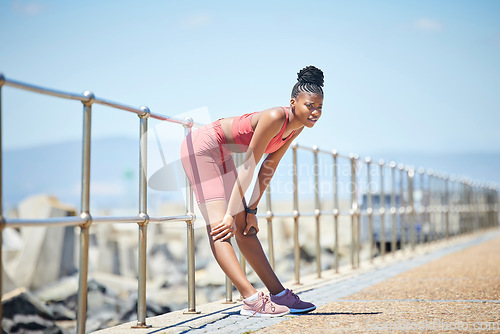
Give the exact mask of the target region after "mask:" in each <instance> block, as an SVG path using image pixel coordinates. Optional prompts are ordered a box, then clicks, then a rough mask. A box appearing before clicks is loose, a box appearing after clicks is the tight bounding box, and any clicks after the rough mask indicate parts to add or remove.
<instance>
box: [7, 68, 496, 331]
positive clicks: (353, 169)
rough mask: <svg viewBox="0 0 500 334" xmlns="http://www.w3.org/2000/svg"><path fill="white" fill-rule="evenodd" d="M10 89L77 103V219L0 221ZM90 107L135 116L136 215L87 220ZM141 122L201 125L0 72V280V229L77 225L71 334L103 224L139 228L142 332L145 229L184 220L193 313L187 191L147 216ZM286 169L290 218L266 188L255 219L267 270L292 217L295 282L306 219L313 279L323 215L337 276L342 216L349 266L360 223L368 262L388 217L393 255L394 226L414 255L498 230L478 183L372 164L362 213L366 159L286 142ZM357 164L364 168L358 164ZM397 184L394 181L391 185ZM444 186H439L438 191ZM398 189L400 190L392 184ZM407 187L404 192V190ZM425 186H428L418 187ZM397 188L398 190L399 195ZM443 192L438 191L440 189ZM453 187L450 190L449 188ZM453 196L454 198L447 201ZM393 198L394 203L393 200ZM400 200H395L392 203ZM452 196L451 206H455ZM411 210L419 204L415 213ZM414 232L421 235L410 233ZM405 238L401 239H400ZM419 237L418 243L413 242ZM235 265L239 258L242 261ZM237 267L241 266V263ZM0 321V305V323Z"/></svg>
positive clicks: (83, 309) (81, 326)
mask: <svg viewBox="0 0 500 334" xmlns="http://www.w3.org/2000/svg"><path fill="white" fill-rule="evenodd" d="M4 85H5V86H10V87H13V88H16V89H22V90H26V91H30V92H35V93H40V94H44V95H50V96H54V97H59V98H64V99H70V100H77V101H80V102H82V104H83V139H82V193H81V210H80V211H81V212H80V215H79V216H76V217H57V218H48V219H10V218H5V217H4V216H3V197H2V142H1V138H2V135H1V118H2V117H1V113H2V103H1V102H2V86H4ZM93 104H100V105H104V106H107V107H111V108H115V109H120V110H124V111H128V112H132V113H135V114H136V115H138V116H139V120H140V131H139V139H140V145H139V174H140V176H139V213H138V215H137V216H128V217H125V216H124V217H92V216H91V215H90V211H89V197H90V191H89V190H90V189H89V186H90V144H91V141H90V138H91V136H90V133H91V128H90V124H91V111H92V105H93ZM148 118H154V119H157V120H161V121H167V122H171V123H176V124H180V125H182V126H184V128H185V135H187V134H188V133H189V132H190V131H191V129H192V127H193V126H202V125H203V124H200V123H196V122H194V121H193V120H192V119H191V118H187V119H178V118H175V117H170V116H165V115H161V114H157V113H153V112H151V111H150V110H149V108H147V107H144V106H143V107H140V108H135V107H130V106H127V105H124V104H121V103H117V102H113V101H110V100H105V99H101V98H96V97H95V96H94V95H93V94H92V93H91V92H89V91H86V92H84V93H83V94H74V93H68V92H63V91H58V90H53V89H48V88H44V87H40V86H35V85H31V84H27V83H23V82H20V81H16V80H10V79H6V78H5V77H4V76H3V75H2V74H0V277H1V271H2V263H1V261H2V260H1V259H2V257H1V249H2V247H1V233H2V231H3V229H4V228H5V227H16V228H18V227H27V226H32V227H34V226H80V260H79V261H80V267H79V289H78V312H77V333H79V334H82V333H85V320H86V316H87V279H88V250H89V228H90V226H91V225H93V224H100V223H104V224H108V223H117V222H120V223H136V224H138V228H139V254H138V262H139V279H138V306H137V319H138V320H137V325H136V326H134V327H136V328H145V327H148V325H147V324H146V293H145V292H146V261H147V253H146V245H147V226H148V224H149V223H151V222H155V223H164V222H174V221H184V222H186V228H187V243H188V254H187V262H188V309H187V312H185V313H187V314H193V313H199V312H197V311H196V301H195V272H194V268H195V267H194V255H195V254H194V233H193V224H194V221H195V219H196V216H195V214H194V201H193V193H192V190H191V187H190V185H189V182H188V181H187V178H186V188H187V191H186V196H187V198H186V203H187V205H186V214H184V215H176V216H166V217H150V216H149V215H148V213H147V183H146V181H147V180H146V173H145V171H146V170H147V165H146V160H147V140H146V135H145V134H146V132H147V129H148ZM291 147H292V168H293V174H292V177H293V185H294V191H293V211H292V212H291V213H283V212H274V211H273V210H272V205H271V195H272V193H271V189H272V187H271V185H269V187H268V189H267V190H266V211H265V213H261V214H259V215H258V216H257V217H258V218H259V219H262V218H264V219H266V220H267V223H268V243H269V257H270V262H271V265H272V267H273V268H274V244H273V232H272V222H273V219H276V218H293V221H294V233H293V241H294V250H293V251H294V259H295V261H294V265H295V281H296V283H300V274H301V271H300V243H299V227H300V220H301V219H302V218H306V217H314V218H315V220H316V237H315V243H316V245H315V246H316V247H315V249H316V272H317V276H318V277H321V273H322V266H321V238H320V225H321V224H320V222H321V218H322V217H324V216H331V217H333V223H334V245H333V246H334V253H335V257H334V263H333V264H332V267H333V268H334V269H335V272H339V242H340V240H339V221H340V218H341V217H345V218H348V219H350V221H351V242H350V262H351V266H352V267H353V268H358V267H359V266H360V252H361V249H362V247H363V245H362V238H361V231H362V224H361V221H362V219H363V218H368V219H369V243H368V247H370V252H369V258H370V260H371V259H373V258H374V257H375V256H378V255H381V256H384V255H385V253H386V248H385V247H386V240H385V217H386V215H389V216H390V218H391V219H390V221H391V225H390V230H391V238H390V245H391V252H393V253H394V252H395V250H396V248H397V238H396V237H397V225H398V224H397V222H398V220H399V222H400V224H399V225H400V245H399V248H400V249H401V250H407V249H408V248H409V249H410V250H413V249H414V248H415V247H416V246H417V245H419V244H421V243H424V242H433V241H436V240H439V239H443V238H446V239H448V238H450V237H452V236H453V235H461V234H463V233H470V232H475V231H477V230H479V229H486V228H491V227H495V226H496V227H498V207H499V205H498V199H499V197H498V190H497V188H496V186H494V185H492V184H484V183H478V182H473V181H471V180H470V179H467V178H460V177H449V176H447V175H443V174H439V173H435V172H433V171H432V170H425V169H422V168H421V169H419V170H418V174H419V176H420V178H418V179H419V183H418V187H416V186H415V182H416V179H417V178H416V171H415V168H414V167H413V166H405V165H403V164H396V162H391V163H390V164H386V163H384V162H383V161H379V163H378V165H379V168H378V170H379V172H380V180H379V185H380V190H379V191H378V196H379V202H380V208H379V210H375V209H374V205H373V199H372V196H373V195H374V193H373V192H372V191H371V190H370V189H369V188H368V190H367V192H366V195H367V198H368V203H367V205H366V207H364V208H363V207H362V204H363V203H361V206H360V203H359V198H358V197H359V196H358V195H360V194H361V192H360V190H359V188H360V185H361V181H362V176H361V174H360V172H358V170H360V169H361V167H363V166H366V170H367V175H366V182H367V184H368V185H370V184H371V182H372V179H371V175H370V174H371V170H372V169H373V168H372V164H373V165H374V163H373V162H372V160H371V159H370V158H365V159H361V158H360V157H359V156H358V155H355V154H350V155H343V154H339V152H337V151H336V150H334V151H326V150H322V149H319V148H318V147H317V146H313V147H307V146H302V145H299V144H297V143H295V142H294V143H292V146H291ZM298 150H304V151H309V152H312V153H313V167H314V203H315V204H314V212H300V206H299V203H300V202H299V191H298V190H299V189H298V178H299V173H298V154H297V152H298ZM320 154H321V155H328V156H330V157H331V158H332V169H333V180H330V181H333V196H332V199H331V200H332V202H333V209H332V210H322V208H321V203H322V200H323V201H324V200H325V199H324V198H322V193H321V191H320V190H319V186H318V185H319V183H320V173H319V171H318V167H319V162H318V156H319V155H320ZM340 159H343V160H345V161H346V162H348V164H349V170H350V174H349V178H350V186H351V188H350V195H351V196H350V208H349V210H347V211H346V210H345V208H343V209H341V207H340V205H339V199H340V196H339V193H340V191H339V188H338V184H339V177H340V174H339V168H338V166H339V160H340ZM363 164H364V165H363ZM385 171H387V172H388V173H389V174H390V177H389V178H388V179H387V180H389V181H390V184H391V187H390V195H389V198H390V203H389V206H390V208H389V210H387V205H386V203H385V202H386V200H385V197H386V195H385V192H384V189H385V188H384V184H385V180H386V179H385ZM398 181H399V182H398ZM443 182H444V186H443ZM398 184H399V186H398ZM405 184H406V186H405ZM425 185H427V187H426V186H425ZM398 187H399V189H398ZM443 189H444V190H443ZM451 189H453V191H452V190H451ZM416 191H420V192H421V195H422V196H421V199H420V200H419V202H418V203H417V202H416V200H415V192H416ZM451 194H454V195H456V196H453V199H452V197H451ZM398 196H399V197H398ZM397 198H399V200H397ZM457 198H458V200H457ZM416 205H418V206H419V209H418V212H417V209H416ZM375 217H377V218H379V220H380V224H381V226H380V227H381V240H380V243H381V245H380V254H374V252H373V247H374V241H373V222H374V218H375ZM417 217H418V218H419V221H420V227H418V224H417ZM452 218H453V220H454V221H456V222H458V228H457V227H455V228H454V231H453V233H452V228H451V221H452ZM423 222H426V223H428V224H429V233H428V235H427V236H426V237H425V238H424V236H425V235H424V232H423V231H422V224H423ZM417 228H420V230H419V231H418V233H417ZM406 232H408V234H407V233H406ZM416 239H418V240H416ZM242 260H244V258H243V257H242ZM242 265H243V267H244V261H242ZM1 288H2V280H1V279H0V291H1ZM226 302H232V285H231V282H230V281H227V286H226ZM1 318H2V307H1V304H0V319H1Z"/></svg>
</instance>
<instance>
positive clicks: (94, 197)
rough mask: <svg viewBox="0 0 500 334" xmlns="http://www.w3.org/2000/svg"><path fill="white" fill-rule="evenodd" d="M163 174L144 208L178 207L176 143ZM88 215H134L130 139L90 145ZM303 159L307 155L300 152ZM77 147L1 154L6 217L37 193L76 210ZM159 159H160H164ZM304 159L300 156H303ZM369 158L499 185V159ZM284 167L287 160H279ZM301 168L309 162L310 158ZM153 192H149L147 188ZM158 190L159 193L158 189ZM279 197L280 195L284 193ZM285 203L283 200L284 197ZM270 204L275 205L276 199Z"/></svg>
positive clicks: (156, 162) (156, 160) (156, 159)
mask: <svg viewBox="0 0 500 334" xmlns="http://www.w3.org/2000/svg"><path fill="white" fill-rule="evenodd" d="M162 147H163V148H164V149H165V148H168V149H169V150H170V153H165V152H164V155H165V156H166V163H167V165H168V167H169V168H167V169H166V170H165V171H164V172H165V173H164V174H162V175H157V176H162V177H163V178H167V179H169V180H168V181H167V185H166V186H165V187H164V189H166V191H165V190H164V191H156V190H152V189H150V190H149V195H150V198H149V200H148V201H149V206H150V207H154V205H156V204H159V203H161V202H162V201H179V202H181V201H183V198H184V197H183V194H182V190H181V187H182V186H183V185H184V180H183V177H184V175H183V173H182V169H181V168H180V167H179V163H178V157H177V155H178V150H177V147H178V143H170V144H169V143H162ZM91 149H92V158H91V210H96V209H100V210H105V209H127V210H132V211H135V212H136V211H137V210H138V209H137V202H138V196H139V194H138V166H139V160H138V159H139V158H138V155H139V143H138V141H137V140H134V139H131V138H108V139H96V140H94V141H93V142H92V146H91ZM306 153H307V152H306ZM81 154H82V153H81V143H80V142H64V143H59V144H52V145H44V146H38V147H33V148H26V149H16V150H6V151H5V152H4V153H3V163H4V166H3V177H4V181H3V191H4V208H5V210H6V211H8V209H9V208H12V207H14V206H16V205H17V203H18V202H19V201H21V200H22V199H23V198H25V197H27V196H29V195H31V194H38V193H48V194H52V195H55V196H56V197H58V198H59V199H60V200H61V201H62V202H65V203H68V204H73V205H75V206H76V207H77V209H79V208H80V191H81V188H80V179H81ZM165 156H164V157H163V158H165ZM304 156H305V153H304ZM372 157H373V158H376V159H379V158H383V159H385V161H391V160H395V161H397V162H402V163H405V164H411V165H414V166H415V167H426V168H432V169H434V170H436V171H440V172H444V173H451V174H457V175H463V176H468V177H471V178H472V179H474V180H480V181H493V182H496V183H497V184H500V174H499V171H500V152H499V153H470V154H465V153H463V154H462V153H460V154H455V153H449V154H447V153H443V154H425V153H407V152H392V153H390V152H389V153H379V154H373V155H372ZM148 158H149V160H150V161H149V162H148V164H149V168H150V170H149V175H150V176H151V175H152V174H154V172H156V171H157V170H158V169H159V168H160V167H161V166H162V164H163V162H162V160H161V155H160V154H159V151H158V149H157V148H156V147H154V146H153V145H150V152H149V156H148ZM283 159H284V160H286V161H287V163H289V162H290V161H288V160H291V157H290V155H289V154H288V153H287V155H286V156H285V157H284V158H283ZM303 161H307V163H310V162H311V159H310V157H308V158H307V160H303ZM276 178H286V180H288V179H289V178H290V176H289V174H288V173H281V174H279V173H277V176H276ZM153 188H154V187H153ZM160 188H161V187H160ZM284 191H285V190H284ZM286 197H287V198H288V197H290V196H289V194H287V196H286ZM273 198H277V199H279V198H280V196H279V194H276V196H274V197H273Z"/></svg>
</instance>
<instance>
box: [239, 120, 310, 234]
mask: <svg viewBox="0 0 500 334" xmlns="http://www.w3.org/2000/svg"><path fill="white" fill-rule="evenodd" d="M302 129H303V128H300V129H299V130H297V131H295V134H294V135H293V137H292V138H291V139H290V140H288V142H286V143H285V145H283V146H281V147H280V148H279V149H278V150H277V151H275V152H273V153H270V154H269V155H268V156H267V157H266V159H265V160H264V162H263V163H262V166H261V167H260V170H259V175H258V176H257V181H256V182H255V187H254V189H253V193H252V197H251V198H250V202H249V204H248V207H250V208H252V209H254V208H256V207H257V205H258V204H259V201H260V199H261V198H262V195H263V194H264V191H265V190H266V188H267V186H268V185H269V182H271V179H272V177H273V175H274V173H275V172H276V168H277V167H278V164H279V162H280V161H281V158H282V157H283V156H284V155H285V153H286V151H287V149H288V147H290V144H291V143H292V141H294V140H295V138H297V136H298V135H299V134H300V133H301V132H302ZM246 223H247V226H246V227H245V230H244V231H243V234H244V235H247V234H248V233H249V232H250V229H251V228H252V227H253V228H254V229H255V232H254V233H258V232H259V225H258V221H257V218H256V217H255V215H254V214H251V213H247V214H246Z"/></svg>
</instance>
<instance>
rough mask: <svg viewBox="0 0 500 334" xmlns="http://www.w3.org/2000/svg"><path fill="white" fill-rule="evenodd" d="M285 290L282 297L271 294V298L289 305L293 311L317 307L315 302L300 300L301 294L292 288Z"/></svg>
mask: <svg viewBox="0 0 500 334" xmlns="http://www.w3.org/2000/svg"><path fill="white" fill-rule="evenodd" d="M285 291H286V292H285V295H284V296H281V297H278V296H274V295H271V300H272V301H273V302H275V303H276V304H279V305H283V306H286V307H288V308H289V309H290V312H291V313H305V312H311V311H314V310H315V309H316V306H314V304H312V303H308V302H304V301H302V300H300V298H299V296H297V295H296V294H295V293H293V291H292V290H288V289H286V290H285Z"/></svg>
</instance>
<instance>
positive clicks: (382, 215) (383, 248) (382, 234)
mask: <svg viewBox="0 0 500 334" xmlns="http://www.w3.org/2000/svg"><path fill="white" fill-rule="evenodd" d="M378 164H379V166H380V208H379V212H380V251H381V255H382V257H384V255H385V252H386V240H385V192H384V166H385V162H384V160H379V162H378Z"/></svg>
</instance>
